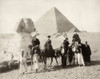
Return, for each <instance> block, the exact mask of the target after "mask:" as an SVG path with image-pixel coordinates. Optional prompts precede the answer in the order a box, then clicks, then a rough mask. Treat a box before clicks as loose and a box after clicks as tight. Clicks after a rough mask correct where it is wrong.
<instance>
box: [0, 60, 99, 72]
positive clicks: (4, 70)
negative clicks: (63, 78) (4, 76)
mask: <svg viewBox="0 0 100 79" xmlns="http://www.w3.org/2000/svg"><path fill="white" fill-rule="evenodd" d="M95 65H100V60H93V61H91V65H89V66H95ZM75 67H76V66H75V65H72V66H66V67H62V66H54V67H47V69H42V70H39V71H38V72H36V73H42V72H43V73H45V72H51V71H56V70H61V69H71V68H75ZM15 69H18V65H16V66H13V68H10V69H9V68H8V67H4V68H0V73H6V72H10V71H12V70H15ZM32 73H35V72H29V73H27V74H32Z"/></svg>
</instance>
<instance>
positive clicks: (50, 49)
mask: <svg viewBox="0 0 100 79" xmlns="http://www.w3.org/2000/svg"><path fill="white" fill-rule="evenodd" d="M50 37H51V36H50V35H49V36H48V40H47V42H46V43H45V45H44V49H45V53H46V55H47V56H51V55H52V53H53V47H52V45H51V39H50ZM47 53H48V54H47Z"/></svg>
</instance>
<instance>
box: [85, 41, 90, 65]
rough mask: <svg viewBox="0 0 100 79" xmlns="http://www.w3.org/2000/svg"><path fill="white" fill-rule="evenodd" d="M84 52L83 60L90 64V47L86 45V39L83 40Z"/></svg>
mask: <svg viewBox="0 0 100 79" xmlns="http://www.w3.org/2000/svg"><path fill="white" fill-rule="evenodd" d="M85 53H86V55H85V56H86V59H85V62H86V63H87V64H90V63H91V58H90V56H91V49H90V46H89V45H88V42H87V41H86V42H85Z"/></svg>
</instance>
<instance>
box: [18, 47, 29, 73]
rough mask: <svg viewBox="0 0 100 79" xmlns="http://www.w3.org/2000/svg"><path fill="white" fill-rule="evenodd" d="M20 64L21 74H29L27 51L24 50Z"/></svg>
mask: <svg viewBox="0 0 100 79" xmlns="http://www.w3.org/2000/svg"><path fill="white" fill-rule="evenodd" d="M19 63H20V69H19V72H20V74H24V73H25V72H27V57H26V53H25V51H24V50H23V49H22V50H21V53H20V56H19Z"/></svg>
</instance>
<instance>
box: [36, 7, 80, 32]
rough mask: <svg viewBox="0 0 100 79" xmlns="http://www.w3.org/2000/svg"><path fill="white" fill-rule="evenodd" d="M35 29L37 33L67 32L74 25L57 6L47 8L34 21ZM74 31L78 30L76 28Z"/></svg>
mask: <svg viewBox="0 0 100 79" xmlns="http://www.w3.org/2000/svg"><path fill="white" fill-rule="evenodd" d="M35 25H36V29H37V30H38V32H39V33H44V34H54V33H62V32H69V31H70V30H71V29H72V28H73V27H75V26H74V25H73V24H72V23H71V22H70V21H69V20H68V19H67V18H66V17H65V16H64V15H63V14H62V13H61V12H60V11H59V10H58V9H57V8H55V7H53V8H51V9H50V10H48V11H47V12H46V13H45V14H44V15H43V16H42V17H40V18H39V19H38V20H37V21H36V22H35ZM76 31H79V30H78V29H77V28H76Z"/></svg>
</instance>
